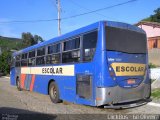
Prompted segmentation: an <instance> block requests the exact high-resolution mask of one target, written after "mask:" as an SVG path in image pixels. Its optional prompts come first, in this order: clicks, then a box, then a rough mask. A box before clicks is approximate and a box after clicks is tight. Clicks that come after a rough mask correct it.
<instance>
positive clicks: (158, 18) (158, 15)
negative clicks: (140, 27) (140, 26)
mask: <svg viewBox="0 0 160 120" xmlns="http://www.w3.org/2000/svg"><path fill="white" fill-rule="evenodd" d="M142 21H149V22H159V23H160V8H157V9H156V10H154V14H153V15H151V16H150V17H148V18H146V19H143V20H142Z"/></svg>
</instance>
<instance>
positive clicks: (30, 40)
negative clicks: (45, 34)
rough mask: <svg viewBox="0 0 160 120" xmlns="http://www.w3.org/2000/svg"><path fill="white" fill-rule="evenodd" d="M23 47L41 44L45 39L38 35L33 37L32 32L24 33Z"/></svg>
mask: <svg viewBox="0 0 160 120" xmlns="http://www.w3.org/2000/svg"><path fill="white" fill-rule="evenodd" d="M22 42H23V47H28V46H31V45H35V44H37V43H39V42H43V39H42V38H41V37H40V36H38V35H32V34H31V33H30V32H27V33H22Z"/></svg>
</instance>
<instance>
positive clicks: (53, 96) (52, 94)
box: [51, 87, 57, 99]
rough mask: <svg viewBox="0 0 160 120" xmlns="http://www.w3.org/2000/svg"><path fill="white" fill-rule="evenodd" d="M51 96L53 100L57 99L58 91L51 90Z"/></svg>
mask: <svg viewBox="0 0 160 120" xmlns="http://www.w3.org/2000/svg"><path fill="white" fill-rule="evenodd" d="M51 96H52V98H53V99H56V97H57V91H56V88H55V87H52V88H51Z"/></svg>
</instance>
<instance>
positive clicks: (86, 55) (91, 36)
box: [83, 31, 98, 61]
mask: <svg viewBox="0 0 160 120" xmlns="http://www.w3.org/2000/svg"><path fill="white" fill-rule="evenodd" d="M97 36H98V33H97V31H94V32H91V33H87V34H85V35H84V36H83V61H91V60H92V59H93V56H94V53H95V50H96V44H97Z"/></svg>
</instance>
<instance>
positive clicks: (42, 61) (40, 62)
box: [36, 57, 45, 65]
mask: <svg viewBox="0 0 160 120" xmlns="http://www.w3.org/2000/svg"><path fill="white" fill-rule="evenodd" d="M36 64H37V65H44V64H45V57H37V58H36Z"/></svg>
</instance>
